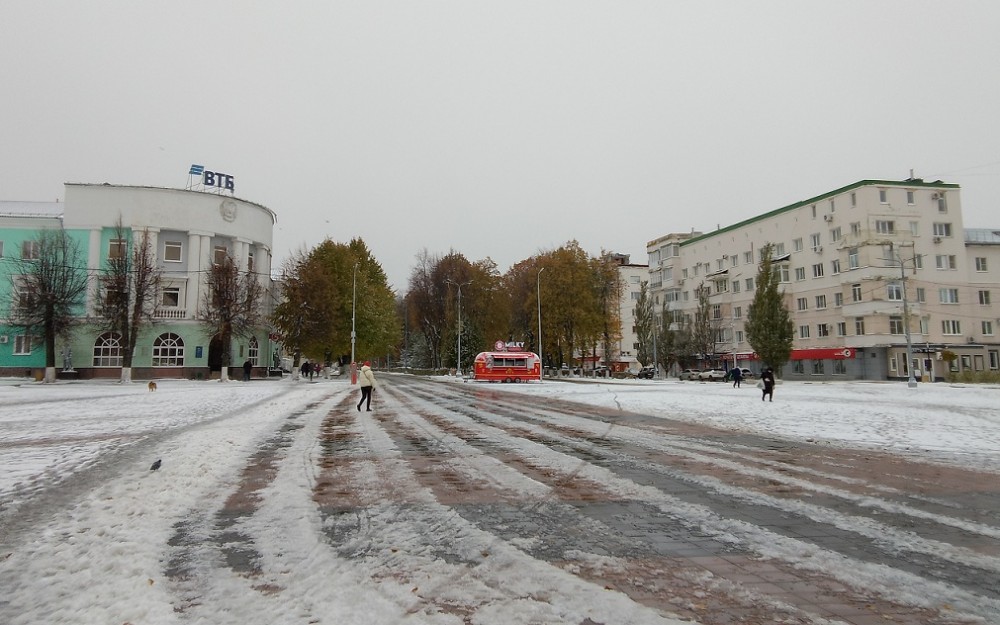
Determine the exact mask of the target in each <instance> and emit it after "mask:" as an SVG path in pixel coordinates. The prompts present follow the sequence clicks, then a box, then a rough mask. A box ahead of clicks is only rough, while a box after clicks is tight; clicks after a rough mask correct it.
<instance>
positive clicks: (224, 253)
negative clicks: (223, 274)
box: [213, 245, 229, 265]
mask: <svg viewBox="0 0 1000 625" xmlns="http://www.w3.org/2000/svg"><path fill="white" fill-rule="evenodd" d="M228 256H229V248H227V247H226V246H225V245H216V246H215V250H214V252H213V258H214V260H213V262H214V263H215V264H216V265H221V264H223V263H225V262H226V258H227V257H228Z"/></svg>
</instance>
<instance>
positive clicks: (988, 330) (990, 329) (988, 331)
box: [983, 321, 993, 336]
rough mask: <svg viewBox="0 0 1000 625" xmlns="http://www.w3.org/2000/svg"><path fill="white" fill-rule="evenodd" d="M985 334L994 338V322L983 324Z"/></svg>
mask: <svg viewBox="0 0 1000 625" xmlns="http://www.w3.org/2000/svg"><path fill="white" fill-rule="evenodd" d="M983 334H985V335H986V336H993V322H992V321H984V322H983Z"/></svg>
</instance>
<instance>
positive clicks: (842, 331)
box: [837, 321, 847, 336]
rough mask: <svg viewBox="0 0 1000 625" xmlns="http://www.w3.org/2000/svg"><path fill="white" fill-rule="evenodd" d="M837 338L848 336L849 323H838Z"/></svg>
mask: <svg viewBox="0 0 1000 625" xmlns="http://www.w3.org/2000/svg"><path fill="white" fill-rule="evenodd" d="M837 336H847V322H846V321H838V322H837Z"/></svg>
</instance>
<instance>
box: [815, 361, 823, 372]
mask: <svg viewBox="0 0 1000 625" xmlns="http://www.w3.org/2000/svg"><path fill="white" fill-rule="evenodd" d="M812 365H813V366H812V372H813V375H823V361H822V360H814V361H812Z"/></svg>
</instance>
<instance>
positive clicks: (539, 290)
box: [535, 267, 545, 382]
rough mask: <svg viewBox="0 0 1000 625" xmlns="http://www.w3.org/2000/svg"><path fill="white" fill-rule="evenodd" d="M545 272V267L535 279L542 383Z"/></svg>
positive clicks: (539, 362)
mask: <svg viewBox="0 0 1000 625" xmlns="http://www.w3.org/2000/svg"><path fill="white" fill-rule="evenodd" d="M543 271H545V267H542V268H541V269H539V270H538V275H537V276H536V277H535V288H536V289H537V291H536V292H537V293H538V381H539V382H541V381H542V378H544V377H545V376H544V375H542V373H543V371H544V370H545V364H544V363H543V362H542V272H543Z"/></svg>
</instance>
